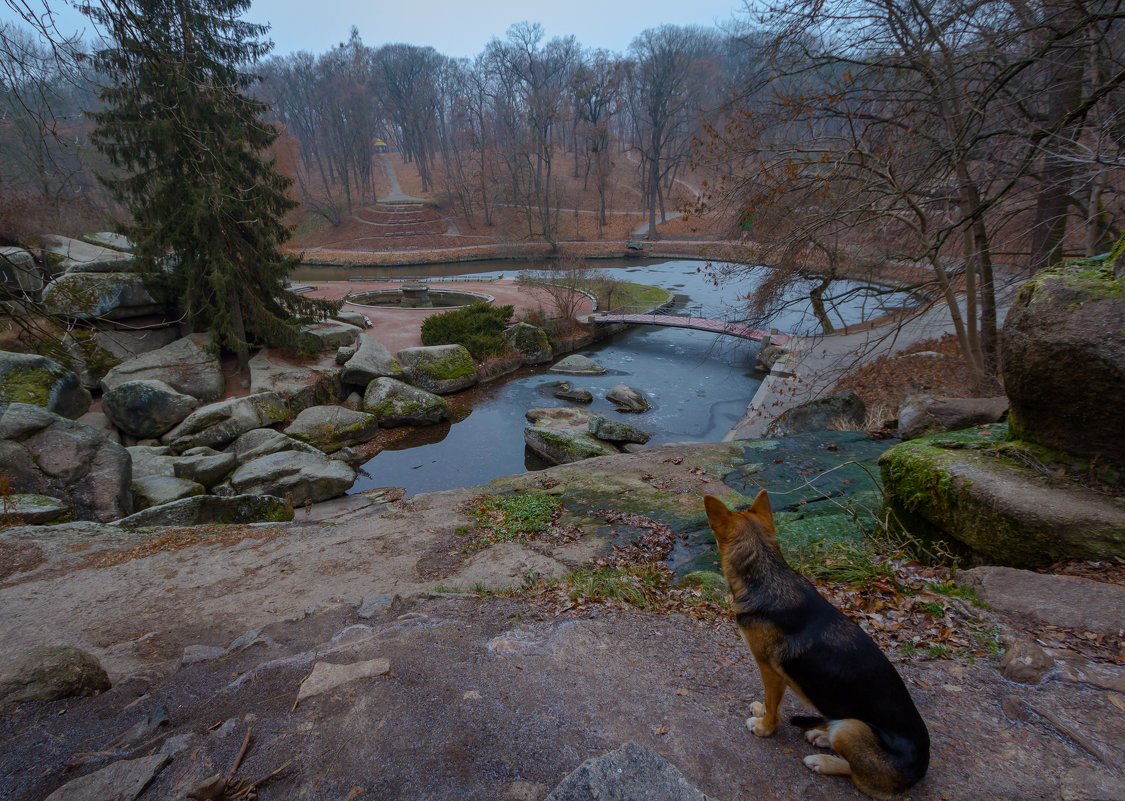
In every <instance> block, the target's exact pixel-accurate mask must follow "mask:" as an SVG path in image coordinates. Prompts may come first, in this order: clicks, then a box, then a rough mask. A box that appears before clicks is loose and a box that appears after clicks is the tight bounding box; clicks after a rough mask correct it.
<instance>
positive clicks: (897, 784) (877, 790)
mask: <svg viewBox="0 0 1125 801" xmlns="http://www.w3.org/2000/svg"><path fill="white" fill-rule="evenodd" d="M828 737H829V739H830V740H831V742H832V748H833V749H834V750H835V751H836V753H838V754H840V755H841V756H842V757H843V760H841V761H842V762H845V764H847V765H849V767H850V770H849V772H850V774H851V777H852V781H853V782H855V784H856V787H858V788H859V789H860V790H862V791H863V792H865V793H867V794H868V795H870V796H873V797H875V798H890V797H892V796H893V795H894V794H895V793H898V792H901V790H902V787H903V786H904V782H903V777H902V776H901V775H900V773H899V771H898V770H897V769H896V768H895V766H894V764H893V762H892V761H891V759H890V758H889V755H888V754H887V752H886V751H885V750H884V749H883V746H882V744H881V743H880V742H879V738H878V737H876V736H875V732H873V731H872V730H871V727H870V726H868V725H867V724H866V723H864V722H863V721H861V720H855V719H850V718H849V719H844V720H834V721H832V723H831V724H830V725H829V727H828ZM817 756H820V755H817ZM815 758H816V757H808V758H806V759H805V764H806V765H807V764H808V761H809V760H810V759H815ZM830 758H831V757H830ZM814 770H815V768H814ZM825 772H827V771H823V770H822V771H821V773H825Z"/></svg>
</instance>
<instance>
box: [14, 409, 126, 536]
mask: <svg viewBox="0 0 1125 801" xmlns="http://www.w3.org/2000/svg"><path fill="white" fill-rule="evenodd" d="M0 464H2V465H4V469H5V471H7V473H8V476H9V482H10V484H11V488H12V490H13V491H15V492H24V493H34V494H38V495H48V496H51V497H53V498H58V499H59V500H61V501H63V502H64V503H66V504H67V506H68V507H69V508H70V510H71V512H72V513H73V514H74V516H75V517H77V518H79V519H80V520H98V521H101V522H108V521H110V520H116V519H118V518H119V517H122V516H123V515H127V514H129V513H130V512H131V511H132V510H133V498H132V493H131V491H130V489H129V484H130V481H131V479H132V462H131V460H130V458H129V453H128V451H126V450H125V449H124V448H123V447H121V445H119V444H117V443H116V442H112V441H110V440H109V439H107V438H106V437H104V436H102V435H101V434H99V433H98V432H97V431H94V429H92V428H90V427H89V426H84V425H82V424H81V423H76V422H74V421H73V420H68V419H66V418H65V417H60V416H59V415H57V414H54V413H52V412H49V411H47V410H46V409H42V408H40V407H38V406H31V405H28V404H26V403H11V404H8V405H7V407H3V406H0Z"/></svg>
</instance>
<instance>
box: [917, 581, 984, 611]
mask: <svg viewBox="0 0 1125 801" xmlns="http://www.w3.org/2000/svg"><path fill="white" fill-rule="evenodd" d="M929 590H930V592H935V593H937V594H938V595H948V596H949V597H950V598H963V599H965V600H966V601H968V602H969V603H971V604H972V605H973V606H975V607H977V608H979V609H988V608H989V606H988V604H986V603H985V602H984V601H982V600H981V599H980V598H979V597H978V596H977V591H976V590H975V589H973V588H972V587H962V586H961V585H960V584H957V583H956V582H954V581H943V582H941V583H940V584H932V585H930V587H929Z"/></svg>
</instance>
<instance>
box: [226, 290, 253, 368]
mask: <svg viewBox="0 0 1125 801" xmlns="http://www.w3.org/2000/svg"><path fill="white" fill-rule="evenodd" d="M227 298H228V299H229V303H230V320H231V325H233V326H234V337H235V345H234V352H235V356H236V358H237V363H238V372H240V373H242V374H243V375H249V374H250V350H249V347H248V346H247V343H246V323H245V321H243V319H242V301H241V300H240V299H239V297H238V290H236V289H235V288H234V287H231V288H230V289H229V290H228V291H227Z"/></svg>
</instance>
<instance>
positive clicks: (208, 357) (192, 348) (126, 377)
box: [102, 334, 226, 402]
mask: <svg viewBox="0 0 1125 801" xmlns="http://www.w3.org/2000/svg"><path fill="white" fill-rule="evenodd" d="M146 379H155V380H158V381H163V382H164V383H166V384H168V385H169V386H170V387H172V388H173V389H175V390H176V391H177V392H182V393H184V394H185V395H191V396H192V397H193V398H198V399H199V400H201V401H204V402H206V401H213V400H218V399H219V398H221V397H222V396H223V389H224V388H225V387H226V379H225V378H224V377H223V368H222V366H221V365H220V364H219V358H218V356H216V355H215V354H214V353H213V352H212V350H211V338H210V337H208V336H207V335H206V334H190V335H189V336H186V337H182V338H180V339H177V340H176V341H174V342H172V343H170V344H168V345H165V346H164V347H162V348H158V349H156V350H152V351H148V352H146V353H143V354H141V355H139V356H136V357H134V358H132V359H129V360H128V361H125V362H122V363H121V364H119V365H117V366H116V367H114V368H113V369H112V370H110V371H109V372H108V373H106V374H105V377H104V378H103V379H102V391H103V392H109V391H110V390H112V389H114V388H116V387H118V386H120V385H121V384H124V383H125V382H126V381H142V380H146Z"/></svg>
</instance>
